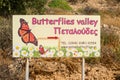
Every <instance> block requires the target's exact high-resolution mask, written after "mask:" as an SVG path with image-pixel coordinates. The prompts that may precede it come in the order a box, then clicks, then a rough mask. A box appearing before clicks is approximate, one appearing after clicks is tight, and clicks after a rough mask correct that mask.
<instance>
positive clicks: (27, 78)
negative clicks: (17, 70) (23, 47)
mask: <svg viewBox="0 0 120 80" xmlns="http://www.w3.org/2000/svg"><path fill="white" fill-rule="evenodd" d="M25 70H26V71H25V80H29V59H28V58H27V61H26V69H25Z"/></svg>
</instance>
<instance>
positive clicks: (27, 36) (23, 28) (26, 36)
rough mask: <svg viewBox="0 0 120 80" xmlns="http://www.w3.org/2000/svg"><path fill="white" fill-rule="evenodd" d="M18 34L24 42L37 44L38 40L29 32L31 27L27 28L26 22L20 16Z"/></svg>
mask: <svg viewBox="0 0 120 80" xmlns="http://www.w3.org/2000/svg"><path fill="white" fill-rule="evenodd" d="M18 35H19V36H20V37H21V39H22V41H23V42H24V43H25V44H28V43H32V44H34V45H35V46H37V45H38V41H37V39H36V37H35V36H34V34H33V33H32V32H31V29H29V25H28V23H27V22H26V21H25V20H24V19H22V18H20V28H19V29H18Z"/></svg>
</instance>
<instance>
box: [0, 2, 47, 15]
mask: <svg viewBox="0 0 120 80" xmlns="http://www.w3.org/2000/svg"><path fill="white" fill-rule="evenodd" d="M46 2H47V0H0V15H1V16H9V15H13V14H26V13H27V12H26V11H27V9H31V10H33V11H32V12H33V14H36V13H38V14H43V12H44V5H45V4H46Z"/></svg>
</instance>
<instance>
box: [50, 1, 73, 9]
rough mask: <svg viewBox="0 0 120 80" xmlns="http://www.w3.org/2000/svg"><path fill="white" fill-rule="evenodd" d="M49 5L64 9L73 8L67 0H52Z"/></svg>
mask: <svg viewBox="0 0 120 80" xmlns="http://www.w3.org/2000/svg"><path fill="white" fill-rule="evenodd" d="M49 7H53V8H60V9H63V10H72V8H71V7H70V6H69V5H68V3H67V1H65V0H52V1H51V2H50V3H49Z"/></svg>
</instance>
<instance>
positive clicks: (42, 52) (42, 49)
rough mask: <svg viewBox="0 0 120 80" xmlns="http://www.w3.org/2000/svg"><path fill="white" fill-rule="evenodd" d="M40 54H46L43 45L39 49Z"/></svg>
mask: <svg viewBox="0 0 120 80" xmlns="http://www.w3.org/2000/svg"><path fill="white" fill-rule="evenodd" d="M39 52H40V53H41V54H44V53H45V51H44V47H43V46H42V45H41V46H40V47H39Z"/></svg>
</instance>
